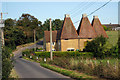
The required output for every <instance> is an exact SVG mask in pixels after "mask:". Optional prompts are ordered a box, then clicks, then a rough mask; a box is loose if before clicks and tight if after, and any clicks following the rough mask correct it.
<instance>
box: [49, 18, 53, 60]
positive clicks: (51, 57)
mask: <svg viewBox="0 0 120 80" xmlns="http://www.w3.org/2000/svg"><path fill="white" fill-rule="evenodd" d="M49 20H50V59H51V60H53V56H52V25H51V18H50V19H49Z"/></svg>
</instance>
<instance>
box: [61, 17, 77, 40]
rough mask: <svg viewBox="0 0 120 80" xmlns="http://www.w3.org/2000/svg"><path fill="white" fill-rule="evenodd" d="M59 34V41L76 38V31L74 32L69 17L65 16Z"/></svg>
mask: <svg viewBox="0 0 120 80" xmlns="http://www.w3.org/2000/svg"><path fill="white" fill-rule="evenodd" d="M60 34H61V39H75V38H78V34H77V31H76V29H75V27H74V25H73V23H72V21H71V18H70V16H69V15H65V19H64V23H63V26H62V29H61V32H60Z"/></svg>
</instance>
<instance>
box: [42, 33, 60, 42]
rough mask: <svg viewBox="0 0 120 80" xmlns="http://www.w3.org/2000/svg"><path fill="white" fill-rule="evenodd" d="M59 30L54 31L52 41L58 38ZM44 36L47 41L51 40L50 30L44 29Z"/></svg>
mask: <svg viewBox="0 0 120 80" xmlns="http://www.w3.org/2000/svg"><path fill="white" fill-rule="evenodd" d="M57 34H58V31H52V42H55V41H56V39H57ZM44 37H45V40H46V42H50V31H44Z"/></svg>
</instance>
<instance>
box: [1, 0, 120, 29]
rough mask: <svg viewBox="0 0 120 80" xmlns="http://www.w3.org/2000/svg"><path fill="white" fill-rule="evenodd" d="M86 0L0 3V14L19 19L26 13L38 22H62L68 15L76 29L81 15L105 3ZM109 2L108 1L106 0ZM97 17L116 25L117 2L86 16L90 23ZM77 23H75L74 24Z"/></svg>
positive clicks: (102, 21)
mask: <svg viewBox="0 0 120 80" xmlns="http://www.w3.org/2000/svg"><path fill="white" fill-rule="evenodd" d="M96 1H97V0H96ZM96 1H95V0H94V1H89V0H86V2H83V1H82V2H69V1H67V2H47V1H46V2H39V1H38V2H31V1H27V2H12V1H11V2H10V1H6V2H4V1H3V2H1V3H0V4H2V6H1V8H2V9H1V10H0V12H3V13H6V12H7V13H8V14H4V15H3V18H4V19H7V18H12V19H17V20H18V19H19V17H20V16H21V15H22V14H23V13H28V14H30V15H32V16H34V17H36V18H37V19H38V20H40V21H42V23H44V21H45V20H46V19H49V18H52V19H61V20H64V15H65V14H70V17H71V19H72V22H73V24H74V26H75V28H76V29H77V27H78V25H79V23H80V20H81V17H82V14H84V13H86V14H87V15H88V14H90V13H91V12H93V11H94V10H96V9H97V8H99V7H100V6H102V5H103V4H105V3H106V1H105V2H104V1H103V2H96ZM107 1H109V0H107ZM94 15H97V16H98V17H99V19H100V21H101V23H102V24H109V23H112V24H117V23H118V2H110V3H109V4H107V5H106V6H104V7H103V8H101V9H100V10H98V11H97V12H95V13H94V14H92V15H90V16H88V18H89V20H90V22H92V19H93V16H94ZM76 21H77V22H76Z"/></svg>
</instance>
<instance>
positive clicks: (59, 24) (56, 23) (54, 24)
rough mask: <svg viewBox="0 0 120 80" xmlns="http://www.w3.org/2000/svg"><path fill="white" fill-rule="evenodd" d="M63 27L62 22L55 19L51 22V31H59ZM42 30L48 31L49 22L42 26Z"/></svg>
mask: <svg viewBox="0 0 120 80" xmlns="http://www.w3.org/2000/svg"><path fill="white" fill-rule="evenodd" d="M62 25H63V20H60V19H55V20H52V30H60V29H61V27H62ZM43 30H48V31H49V30H50V22H49V20H48V19H47V20H46V21H45V22H44V24H43Z"/></svg>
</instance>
